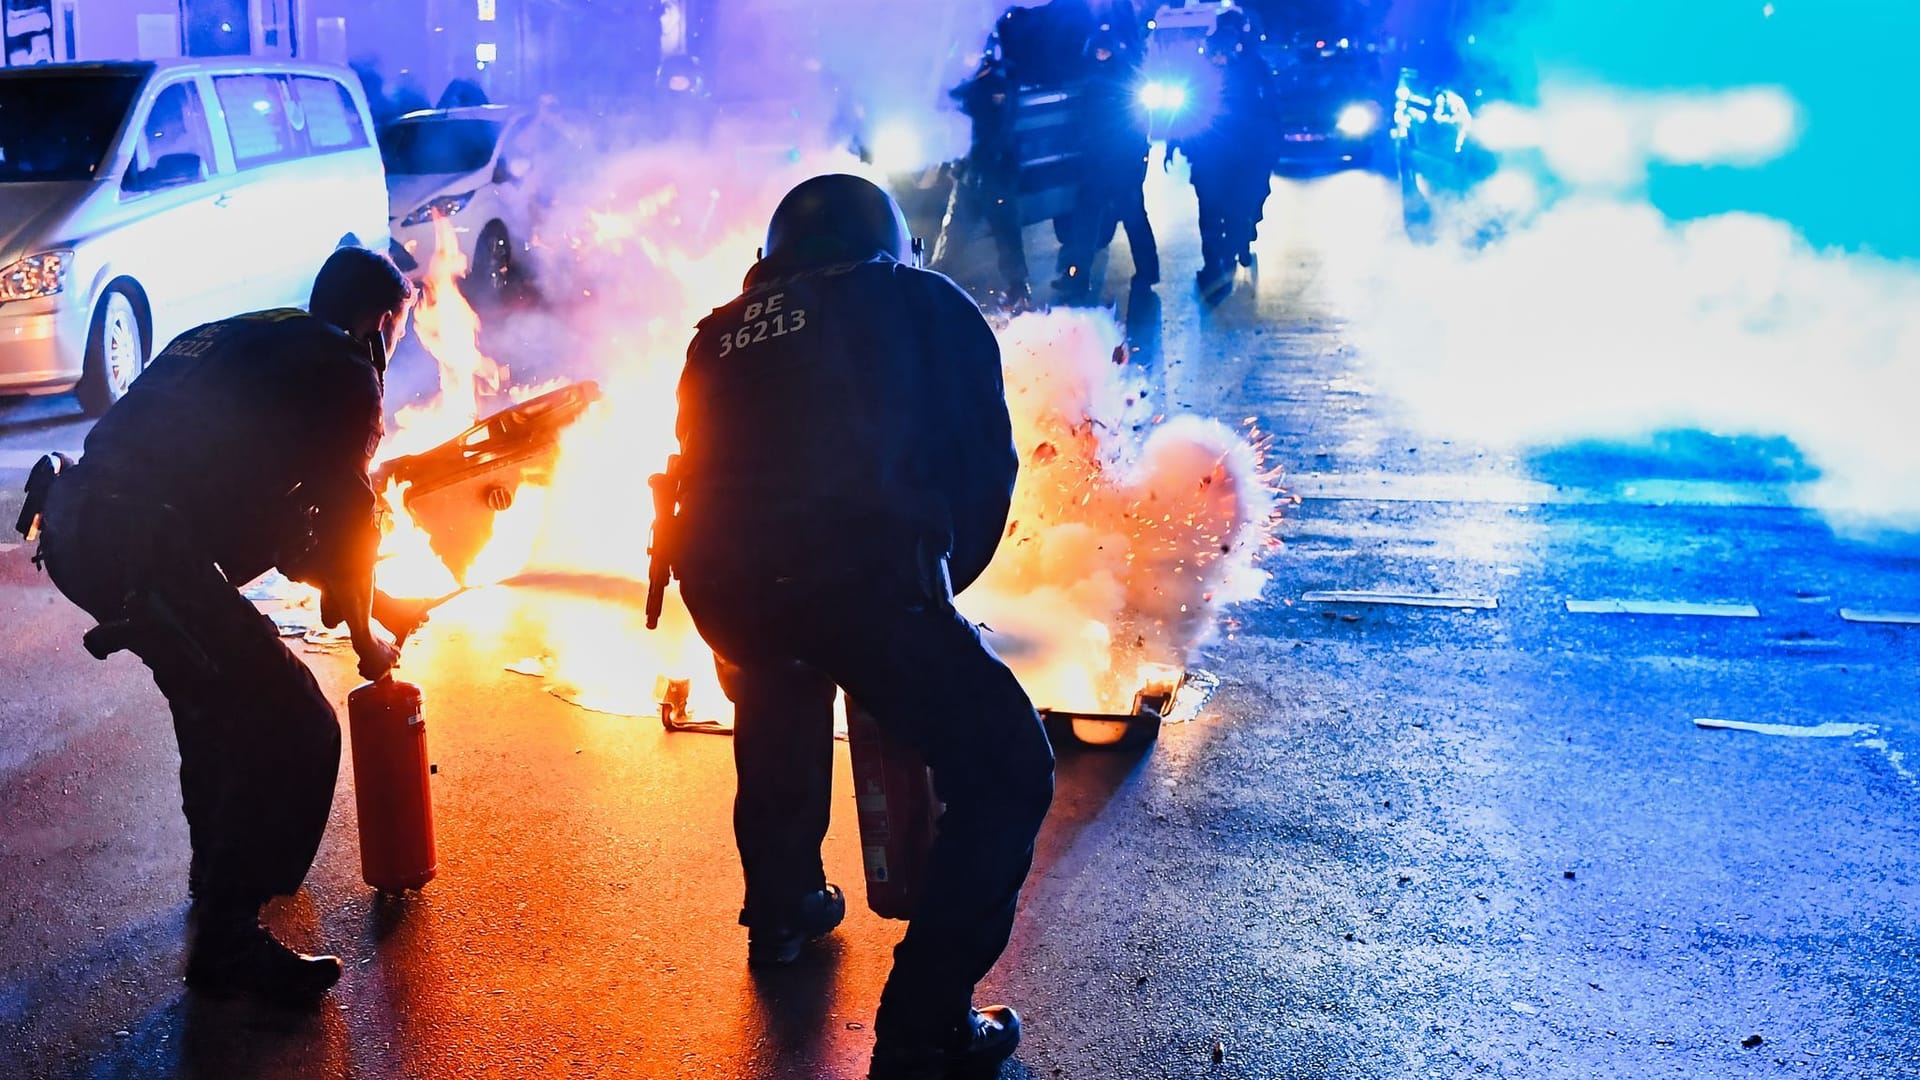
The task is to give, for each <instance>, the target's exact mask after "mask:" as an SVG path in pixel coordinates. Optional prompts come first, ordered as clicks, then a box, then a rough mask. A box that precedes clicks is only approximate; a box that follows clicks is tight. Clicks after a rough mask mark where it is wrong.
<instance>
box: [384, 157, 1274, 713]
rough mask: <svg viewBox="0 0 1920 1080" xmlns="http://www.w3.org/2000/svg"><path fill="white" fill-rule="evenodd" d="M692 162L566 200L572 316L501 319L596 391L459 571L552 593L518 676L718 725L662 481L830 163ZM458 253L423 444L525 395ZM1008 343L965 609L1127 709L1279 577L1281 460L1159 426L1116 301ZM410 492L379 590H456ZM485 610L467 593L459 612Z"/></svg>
mask: <svg viewBox="0 0 1920 1080" xmlns="http://www.w3.org/2000/svg"><path fill="white" fill-rule="evenodd" d="M688 165H689V163H688V162H686V161H685V160H684V159H682V158H680V157H678V156H676V155H670V154H664V153H657V152H655V153H646V152H642V153H638V154H634V155H629V156H628V157H626V158H623V159H619V160H616V161H615V162H613V163H612V164H611V165H610V166H609V167H608V168H607V169H606V170H604V171H603V172H602V173H601V174H600V175H598V176H596V177H595V178H594V181H593V183H592V184H591V185H584V186H583V188H582V189H581V190H580V191H577V192H574V193H572V195H573V199H574V203H573V204H572V205H569V204H568V202H567V200H566V199H563V200H562V203H561V205H559V206H556V208H555V213H554V215H553V218H552V221H553V222H555V223H557V225H558V228H557V229H552V230H549V234H548V235H547V236H545V237H542V238H540V240H539V242H537V243H536V248H535V249H536V251H539V252H544V253H547V254H548V255H549V258H548V259H547V261H546V262H544V263H543V264H542V265H541V266H540V267H539V268H538V270H537V277H538V280H539V281H540V283H541V287H542V290H543V292H544V293H545V294H546V296H547V297H548V301H549V305H550V306H553V307H555V308H557V309H558V314H557V315H555V316H540V315H536V314H523V315H520V316H511V315H510V316H509V318H518V319H519V320H520V321H519V322H518V323H516V324H514V326H513V329H514V330H515V331H516V332H517V334H518V336H519V337H521V338H522V339H523V340H524V339H526V338H529V337H531V338H532V339H534V340H535V341H536V342H537V343H538V347H540V348H544V349H548V350H557V351H558V353H557V354H559V355H567V356H571V357H577V358H579V359H580V360H581V362H582V364H583V366H586V367H588V368H589V369H588V370H582V371H580V372H579V374H580V375H582V376H583V377H586V376H591V377H594V378H596V379H597V380H598V381H599V382H600V384H601V387H602V391H603V396H602V399H601V400H600V402H599V403H598V404H597V405H595V406H594V407H593V408H592V409H590V410H589V411H588V412H587V413H586V414H585V415H584V416H583V417H581V419H580V420H579V421H578V422H577V423H575V424H574V425H573V426H572V427H571V428H569V429H568V430H567V431H566V433H565V434H564V435H563V436H562V438H561V442H560V451H559V459H558V464H557V465H556V467H555V468H554V470H553V473H552V482H551V484H550V486H548V487H545V488H529V487H525V486H523V487H522V488H521V490H520V491H519V492H518V493H516V494H515V495H514V497H513V500H512V505H511V506H510V507H509V508H508V509H506V510H505V511H503V512H501V513H500V514H498V515H497V516H496V518H495V522H494V534H493V538H492V540H491V541H490V542H489V543H488V545H487V547H486V548H485V550H484V551H482V553H481V555H480V556H479V558H477V559H476V560H475V562H474V564H473V566H472V567H471V568H470V569H469V571H468V573H467V575H466V580H465V581H464V582H462V583H461V584H464V585H466V586H468V587H470V588H479V591H480V592H482V593H490V592H494V591H496V590H493V589H488V588H485V586H488V585H493V584H497V583H501V582H508V583H511V586H512V588H513V589H514V591H516V592H519V593H522V594H525V595H529V596H530V595H533V594H536V593H537V594H538V595H539V597H540V601H539V603H538V604H537V610H534V606H530V607H529V608H528V610H527V613H526V614H525V616H524V618H523V619H522V620H521V625H522V626H523V629H524V628H525V627H528V626H530V627H532V630H531V637H532V638H533V639H537V641H538V643H539V644H538V645H537V646H536V647H534V648H533V649H532V650H531V651H532V652H533V653H534V654H535V655H534V656H533V657H532V658H531V659H532V662H531V663H530V664H522V665H518V666H516V667H515V670H523V671H532V672H534V673H537V674H539V675H540V676H541V677H542V678H544V679H545V681H546V683H547V685H548V688H549V690H551V691H552V692H554V693H555V694H557V695H559V696H561V697H563V698H566V699H567V700H569V701H573V702H576V703H577V704H580V705H582V706H584V707H587V708H593V709H598V710H601V711H608V712H622V713H633V714H640V713H650V712H652V711H653V709H654V707H655V705H656V704H657V700H656V699H657V694H658V692H659V691H658V689H657V688H656V685H655V684H656V680H657V679H658V678H659V677H660V676H662V675H666V676H671V677H673V678H676V679H682V678H684V679H689V680H690V681H691V682H692V688H691V694H690V703H691V709H692V713H693V715H694V716H696V717H701V716H705V717H709V718H711V717H722V716H730V714H731V711H730V709H729V708H728V707H727V706H726V704H725V700H724V697H723V696H722V695H721V694H720V692H719V687H718V684H717V679H716V677H715V675H714V673H713V662H712V657H711V654H710V653H709V652H708V650H707V649H706V647H705V646H704V644H703V643H702V642H701V640H700V638H699V635H698V634H697V632H696V631H695V629H694V627H693V624H692V621H691V619H690V618H689V617H688V615H687V613H686V610H685V608H684V607H683V606H682V605H681V604H680V602H679V598H678V595H677V591H670V592H669V594H668V603H667V608H666V611H665V613H664V617H663V619H662V624H661V627H660V629H659V630H657V631H654V632H651V633H650V632H647V631H645V630H644V629H643V628H642V623H641V618H640V616H641V605H642V601H643V598H644V594H645V581H646V572H647V555H646V546H647V537H648V535H649V532H650V529H651V526H652V505H651V502H650V500H649V499H648V498H647V497H646V494H645V491H646V485H645V480H646V476H647V474H648V473H649V472H652V471H654V470H656V469H658V468H659V467H660V466H661V465H662V464H663V463H664V462H665V460H666V457H667V455H668V454H670V453H672V452H673V451H674V450H675V449H677V440H676V439H675V436H674V428H673V423H674V417H675V412H676V402H675V393H674V391H675V387H676V385H677V382H678V379H679V373H680V368H681V365H682V362H683V358H684V354H685V349H686V343H687V340H688V338H689V337H690V336H691V330H692V327H693V325H694V324H695V323H696V322H698V321H699V319H700V318H702V317H704V316H705V314H706V313H707V312H708V311H709V310H711V309H712V308H713V307H715V306H717V305H719V304H722V303H725V302H726V301H728V300H730V299H731V298H732V297H733V296H734V295H735V293H736V292H737V291H738V288H739V282H740V278H741V273H742V271H743V270H744V269H745V265H746V262H747V257H748V256H749V255H750V254H751V253H752V252H753V251H754V249H755V248H756V247H757V246H758V244H759V240H760V232H761V229H762V228H763V227H764V222H765V220H766V216H767V214H768V213H769V212H770V211H771V208H772V206H773V204H774V203H775V202H777V200H778V198H779V197H780V195H781V194H783V193H784V192H785V191H786V190H787V189H788V188H790V187H791V186H792V184H793V183H794V182H795V181H797V180H798V179H799V178H801V177H803V176H805V175H812V174H813V173H815V172H817V171H819V169H818V168H807V167H801V166H799V165H797V164H791V163H789V164H786V165H785V166H784V167H774V168H769V169H767V170H764V171H756V170H733V171H731V172H729V173H727V174H726V176H727V179H726V180H725V181H724V182H725V183H728V184H731V185H733V186H732V187H731V188H729V189H719V188H715V187H712V186H711V185H710V184H704V183H703V184H701V185H693V184H689V183H687V182H685V180H686V176H685V174H686V172H687V169H688ZM694 165H695V167H697V163H694ZM836 167H838V163H836ZM463 271H464V259H462V258H461V257H460V255H459V252H458V249H457V247H455V246H453V245H452V243H451V232H450V230H444V231H442V233H441V243H440V246H439V248H438V249H437V250H436V253H435V257H434V263H433V265H432V266H431V268H430V271H429V277H428V280H429V291H428V296H427V300H426V303H425V304H424V305H423V306H422V309H421V311H420V314H419V323H420V331H421V339H422V341H423V343H425V344H426V345H427V347H428V348H429V350H430V351H432V352H433V354H434V356H435V358H436V360H437V362H438V363H439V367H440V374H441V387H442V393H441V395H440V397H439V398H438V399H436V400H435V401H434V402H432V403H431V404H430V405H428V406H426V407H423V408H420V409H409V410H402V412H401V413H400V415H399V417H398V426H399V428H400V431H399V433H398V438H397V440H396V441H397V443H398V445H399V446H401V447H405V448H407V449H408V450H410V451H418V450H421V449H425V448H428V447H431V446H432V445H435V444H437V443H438V442H440V441H444V440H445V439H447V438H450V437H451V436H453V435H456V434H459V433H460V432H461V431H463V430H465V428H466V427H467V426H468V425H470V424H471V423H472V422H473V421H474V419H475V418H476V412H477V411H478V408H479V401H480V393H481V391H482V390H483V389H484V390H485V391H486V392H487V393H497V392H501V391H504V393H505V394H506V395H507V396H508V397H509V398H511V399H513V400H516V401H518V400H524V398H526V397H529V396H531V394H530V393H526V392H523V390H522V389H521V388H517V387H514V386H512V385H510V381H509V379H508V372H507V369H506V368H505V367H504V366H501V365H497V364H495V363H494V362H493V361H492V360H491V359H489V358H487V357H486V356H485V355H484V354H483V353H482V352H481V350H480V348H479V344H478V342H479V320H478V318H477V317H476V316H475V315H474V313H473V310H472V308H470V307H469V306H467V305H466V303H465V301H464V300H463V299H461V298H460V294H459V291H458V289H457V288H456V287H455V283H456V282H457V279H458V275H459V274H460V273H461V272H463ZM1001 338H1002V342H1003V351H1004V352H1005V354H1006V366H1007V382H1008V389H1009V401H1010V405H1011V407H1012V410H1013V413H1014V419H1015V428H1016V442H1017V443H1018V445H1019V448H1020V451H1021V454H1022V458H1023V465H1022V471H1021V479H1020V482H1019V486H1018V488H1017V490H1016V492H1015V498H1014V511H1013V518H1014V520H1013V522H1012V524H1011V526H1010V530H1009V535H1008V537H1007V538H1006V539H1005V540H1004V541H1003V544H1002V547H1001V554H1000V556H999V558H998V559H996V561H995V564H994V566H993V568H992V569H991V570H990V571H989V572H988V575H987V577H986V578H985V579H983V580H982V582H980V583H979V585H977V586H976V587H975V588H974V589H973V590H970V591H969V592H968V594H967V595H966V596H965V597H963V603H962V607H963V609H964V610H966V611H967V612H968V613H969V615H971V616H973V617H975V618H979V619H982V620H983V621H985V622H987V623H988V624H990V625H991V626H992V627H993V628H994V631H995V632H996V633H995V636H994V641H995V644H996V646H997V647H999V648H1000V649H1001V651H1002V653H1003V655H1005V656H1006V658H1007V659H1008V662H1009V663H1010V664H1011V665H1012V666H1013V667H1014V668H1015V670H1016V672H1018V673H1019V674H1020V675H1021V677H1022V679H1023V681H1024V682H1025V683H1026V684H1027V686H1028V689H1029V692H1030V693H1031V694H1032V695H1033V696H1034V697H1035V699H1036V701H1037V702H1038V703H1039V704H1042V705H1047V706H1053V707H1059V708H1073V709H1084V710H1088V711H1124V710H1125V708H1126V707H1127V706H1128V704H1129V703H1130V702H1131V699H1132V696H1133V694H1134V693H1135V692H1136V691H1138V690H1140V689H1141V687H1142V686H1143V685H1146V684H1148V683H1152V682H1165V681H1167V680H1168V679H1169V678H1173V677H1176V675H1177V672H1178V670H1179V669H1180V668H1181V667H1183V666H1184V665H1185V664H1186V662H1187V661H1188V660H1189V658H1190V654H1191V652H1192V650H1194V649H1195V648H1197V647H1198V646H1199V645H1200V644H1203V643H1204V642H1205V641H1206V639H1207V637H1208V635H1209V634H1210V633H1211V631H1212V628H1213V626H1214V625H1215V624H1216V622H1217V619H1216V616H1217V614H1218V611H1219V607H1220V605H1222V604H1225V603H1229V602H1232V601H1234V600H1237V599H1244V598H1245V597H1247V596H1249V595H1252V594H1256V593H1257V592H1258V591H1259V588H1260V586H1261V584H1263V583H1264V576H1262V575H1261V574H1259V572H1258V571H1257V570H1256V569H1254V566H1253V562H1254V560H1255V558H1256V557H1257V555H1258V553H1259V552H1260V551H1261V550H1263V545H1264V542H1265V540H1266V537H1267V530H1268V527H1269V525H1270V523H1271V514H1272V499H1271V495H1270V492H1269V490H1268V480H1269V478H1267V477H1264V476H1262V475H1261V473H1260V471H1259V454H1258V449H1257V448H1256V447H1252V446H1249V445H1248V444H1247V442H1246V441H1245V440H1244V439H1241V438H1239V437H1237V436H1235V435H1234V433H1232V432H1231V431H1228V430H1226V429H1225V428H1222V427H1220V426H1219V425H1209V424H1208V423H1205V422H1202V421H1198V420H1194V419H1191V418H1187V419H1185V420H1181V421H1178V422H1169V423H1167V424H1165V425H1160V426H1156V425H1155V424H1154V422H1153V421H1154V420H1155V419H1157V418H1155V417H1152V416H1151V415H1150V413H1151V407H1150V405H1149V403H1148V401H1147V398H1146V394H1145V390H1144V387H1143V386H1140V385H1136V383H1137V382H1138V375H1137V372H1135V371H1133V370H1132V369H1130V368H1127V367H1126V366H1124V365H1120V366H1116V365H1115V364H1114V363H1113V362H1112V360H1111V356H1112V354H1113V351H1114V347H1115V346H1116V345H1117V344H1118V331H1117V329H1116V328H1115V327H1113V325H1112V322H1111V319H1110V318H1108V317H1106V316H1105V315H1104V314H1094V315H1080V316H1061V315H1051V316H1023V317H1021V318H1020V319H1016V320H1014V322H1013V323H1012V324H1010V325H1009V326H1007V327H1005V328H1004V329H1003V330H1002V331H1001ZM1140 432H1145V433H1146V434H1145V435H1144V436H1142V435H1141V434H1139V433H1140ZM399 494H400V493H398V492H394V493H390V499H389V501H390V502H391V503H393V504H394V506H395V510H396V513H395V514H394V521H393V527H392V529H391V530H390V531H389V533H388V535H387V543H386V545H385V547H384V548H383V555H384V556H386V557H385V558H384V559H383V563H382V567H381V577H380V580H381V582H382V584H383V587H384V586H387V585H388V583H389V582H391V583H392V587H391V588H390V591H395V590H398V591H401V592H404V593H406V594H408V595H432V596H438V595H444V592H445V591H449V590H447V588H446V587H447V586H449V585H451V584H452V582H451V576H450V575H447V574H446V573H445V568H444V567H440V568H439V570H440V571H441V573H440V575H439V576H438V577H436V576H435V575H434V574H433V573H432V572H431V569H430V568H424V567H422V566H421V565H420V555H421V553H422V552H427V553H428V554H429V555H430V551H429V550H428V548H427V546H426V543H425V537H424V535H423V534H422V533H421V532H420V530H419V529H418V528H417V526H415V525H414V523H413V522H412V521H411V520H410V519H409V518H408V517H407V516H406V515H405V513H404V510H403V508H402V507H400V505H399V504H400V501H401V500H400V499H399V497H398V496H399ZM483 606H484V605H482V604H481V603H480V602H479V601H477V600H476V601H473V602H471V603H469V602H468V601H467V600H466V599H465V598H463V601H462V603H461V604H460V605H454V606H452V607H450V608H449V609H447V613H448V614H447V616H443V618H444V617H453V616H454V615H455V614H456V613H457V612H460V611H465V610H474V611H478V610H480V608H481V607H483ZM476 617H477V616H476ZM522 655H526V654H524V653H523V654H522ZM1170 673H1176V674H1170Z"/></svg>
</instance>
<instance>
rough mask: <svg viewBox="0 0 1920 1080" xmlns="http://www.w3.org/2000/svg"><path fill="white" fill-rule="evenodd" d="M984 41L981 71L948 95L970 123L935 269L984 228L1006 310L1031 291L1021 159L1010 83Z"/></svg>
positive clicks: (950, 260)
mask: <svg viewBox="0 0 1920 1080" xmlns="http://www.w3.org/2000/svg"><path fill="white" fill-rule="evenodd" d="M997 53H998V48H997V46H996V45H995V44H994V43H992V42H989V44H988V48H987V52H986V55H984V56H982V57H981V59H980V67H979V69H978V70H976V71H975V72H974V74H973V76H972V77H971V78H969V79H968V80H967V81H966V82H964V83H962V84H960V86H958V87H956V88H955V89H954V90H953V91H952V92H951V94H950V95H949V96H951V97H952V98H953V100H954V101H955V102H957V103H958V104H959V106H960V111H961V112H963V113H965V114H966V116H967V119H968V120H969V121H970V122H971V124H972V139H971V141H970V143H969V145H968V147H967V156H966V159H965V160H964V161H963V162H962V163H961V170H960V174H959V176H958V177H956V179H955V183H954V187H953V193H952V195H951V196H949V198H948V201H947V213H946V218H945V220H944V221H942V222H941V223H940V237H939V240H938V242H937V243H936V244H935V245H934V249H935V250H934V253H933V262H934V265H936V266H941V267H951V266H953V265H954V264H955V260H956V259H958V258H960V256H961V253H962V252H964V251H965V250H966V249H967V247H968V246H970V245H969V240H970V239H971V238H972V236H973V234H974V232H975V230H976V229H977V228H978V227H979V225H980V224H985V225H986V227H987V231H988V232H989V233H990V234H991V235H992V237H993V245H994V250H995V253H996V254H997V255H998V257H999V268H1000V280H1001V282H1002V283H1003V285H1004V286H1005V288H1006V293H1005V304H1006V306H1007V307H1009V308H1022V307H1025V306H1027V304H1028V303H1029V302H1030V301H1031V299H1032V297H1033V287H1032V285H1031V284H1030V283H1029V281H1028V277H1027V251H1026V245H1025V242H1024V239H1023V237H1022V235H1021V225H1020V159H1019V152H1018V150H1017V148H1016V147H1015V145H1014V139H1013V110H1014V90H1015V86H1014V83H1013V79H1012V78H1011V77H1010V76H1009V74H1008V72H1007V67H1006V64H1005V62H1004V61H1003V60H1002V59H1001V57H1000V56H998V55H997Z"/></svg>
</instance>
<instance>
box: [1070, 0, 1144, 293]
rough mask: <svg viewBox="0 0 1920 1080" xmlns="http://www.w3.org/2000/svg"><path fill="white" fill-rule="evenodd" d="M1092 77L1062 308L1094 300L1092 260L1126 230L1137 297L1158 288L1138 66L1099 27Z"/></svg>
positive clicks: (1091, 46) (1123, 42)
mask: <svg viewBox="0 0 1920 1080" xmlns="http://www.w3.org/2000/svg"><path fill="white" fill-rule="evenodd" d="M1087 67H1088V74H1087V80H1086V84H1085V89H1084V90H1083V91H1082V95H1081V98H1080V108H1081V121H1080V131H1081V136H1082V139H1083V142H1082V144H1081V152H1080V162H1081V181H1080V201H1079V205H1078V206H1077V207H1076V208H1075V210H1074V213H1073V214H1072V215H1071V217H1070V219H1069V230H1068V235H1067V240H1066V243H1065V244H1064V245H1063V246H1062V249H1061V256H1062V259H1061V261H1062V263H1063V264H1064V266H1065V269H1064V271H1063V272H1062V273H1061V276H1060V278H1059V279H1058V280H1056V281H1055V282H1054V286H1055V289H1056V292H1057V295H1058V298H1059V299H1060V300H1061V301H1062V302H1063V303H1069V304H1075V303H1087V302H1090V301H1091V299H1092V297H1093V279H1092V275H1091V272H1090V271H1091V266H1092V263H1093V260H1094V257H1095V256H1096V255H1098V254H1099V253H1100V252H1102V251H1104V250H1106V247H1107V245H1108V244H1110V243H1112V242H1113V234H1114V230H1115V229H1117V228H1119V227H1120V226H1122V225H1124V226H1126V230H1127V246H1128V247H1129V248H1130V249H1131V251H1132V254H1133V283H1132V288H1133V290H1134V291H1135V292H1138V291H1140V290H1143V289H1148V288H1151V287H1152V286H1154V285H1156V284H1158V283H1159V281H1160V251H1159V248H1158V247H1157V246H1156V245H1155V243H1154V239H1153V225H1152V223H1151V222H1149V221H1148V220H1147V200H1146V190H1145V185H1146V181H1147V152H1148V141H1147V131H1146V117H1145V116H1144V115H1143V114H1142V113H1141V111H1140V108H1139V103H1138V101H1136V99H1135V84H1136V82H1137V81H1138V76H1139V72H1140V60H1139V57H1138V55H1137V54H1136V53H1135V52H1134V51H1133V48H1132V46H1131V45H1130V44H1129V36H1128V35H1127V34H1126V33H1125V32H1124V31H1123V30H1121V29H1120V28H1118V27H1114V26H1110V25H1108V26H1102V27H1100V29H1099V30H1097V31H1096V32H1095V33H1094V35H1093V38H1092V39H1091V40H1090V41H1089V42H1088V43H1087Z"/></svg>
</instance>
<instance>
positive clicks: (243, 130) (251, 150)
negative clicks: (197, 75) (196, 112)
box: [213, 75, 306, 169]
mask: <svg viewBox="0 0 1920 1080" xmlns="http://www.w3.org/2000/svg"><path fill="white" fill-rule="evenodd" d="M213 90H214V93H215V94H217V95H219V98H220V108H221V110H222V111H223V112H225V113H226V114H227V137H228V138H229V139H231V140H232V142H233V162H234V164H235V165H237V166H239V167H240V168H242V169H250V168H255V167H257V166H260V165H271V164H272V163H274V162H276V161H285V160H287V159H288V158H294V157H299V156H300V155H301V154H302V153H304V152H305V150H306V146H305V143H304V141H303V140H302V139H301V137H300V134H301V133H300V131H299V130H298V128H299V127H304V126H305V125H304V124H299V125H296V124H295V122H294V117H293V116H291V115H290V114H289V113H290V111H289V110H288V108H287V96H286V88H285V85H284V84H283V83H282V82H281V80H280V79H279V78H278V77H277V76H273V75H218V76H215V77H214V80H213Z"/></svg>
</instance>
